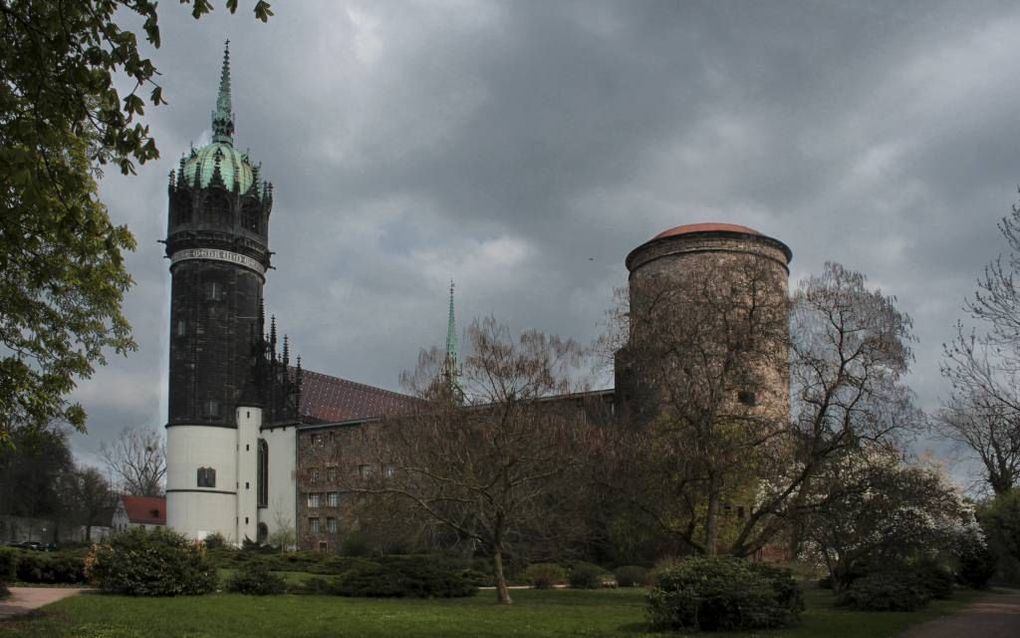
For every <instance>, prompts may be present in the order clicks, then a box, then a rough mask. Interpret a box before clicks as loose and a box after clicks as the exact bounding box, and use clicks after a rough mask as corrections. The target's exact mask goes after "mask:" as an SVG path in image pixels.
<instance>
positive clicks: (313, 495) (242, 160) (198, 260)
mask: <svg viewBox="0 0 1020 638" xmlns="http://www.w3.org/2000/svg"><path fill="white" fill-rule="evenodd" d="M212 132H213V137H212V141H211V142H210V143H209V144H208V145H206V146H204V147H202V148H200V149H192V150H191V151H190V153H189V154H188V155H187V156H185V157H182V159H181V162H180V165H179V167H178V168H177V170H176V171H173V172H171V174H170V179H169V189H168V190H169V206H168V218H167V237H166V240H165V244H166V256H167V257H168V258H169V260H170V274H171V279H172V283H171V304H170V339H169V342H170V370H169V413H168V416H167V424H166V429H167V486H166V487H167V489H166V493H167V525H169V526H170V527H172V528H174V529H176V530H177V531H179V532H182V533H184V534H185V535H187V536H188V537H191V538H195V539H203V538H205V537H206V536H207V535H209V534H212V533H219V534H221V535H223V537H224V538H226V539H227V540H228V542H231V543H235V544H240V543H241V542H243V541H244V540H245V539H251V540H256V541H260V542H263V541H265V540H266V539H267V538H268V537H269V535H271V534H273V533H274V532H278V531H286V529H290V528H293V529H294V530H295V531H296V534H297V539H298V544H299V545H300V546H301V547H302V548H304V549H313V548H315V549H323V550H332V549H335V547H336V546H337V539H338V538H339V536H340V535H342V530H343V529H345V527H346V524H345V523H346V521H344V520H343V511H342V510H341V509H340V507H339V502H338V501H339V493H338V488H336V487H331V486H330V485H329V479H328V476H327V477H317V480H315V481H314V484H310V481H309V479H308V478H307V477H309V476H312V475H313V474H312V473H310V472H306V471H303V468H304V466H305V464H306V461H307V459H305V458H304V457H305V456H306V453H305V451H306V450H308V449H310V448H311V446H312V443H313V442H314V440H315V439H316V438H317V437H320V436H322V435H323V433H329V432H335V431H338V430H340V429H343V428H350V427H358V426H361V425H365V424H368V423H371V422H373V421H378V420H379V419H381V418H384V417H388V416H399V415H401V414H407V413H410V412H411V411H412V409H413V407H414V405H415V403H416V402H417V399H415V398H414V397H411V396H407V395H403V394H400V393H396V392H391V391H388V390H384V389H381V388H375V387H371V386H368V385H364V384H360V383H355V382H353V381H348V380H346V379H340V378H337V377H334V376H330V375H327V374H323V373H319V372H314V371H311V370H304V369H303V368H302V366H301V361H300V358H299V357H297V358H295V359H294V361H292V360H291V353H290V346H289V343H288V341H287V339H286V337H284V338H283V339H282V340H280V339H278V336H277V328H276V325H275V321H273V320H270V321H269V322H268V325H267V320H266V316H265V312H264V301H263V300H264V297H263V294H264V291H263V289H264V286H265V284H266V275H267V272H268V271H269V269H270V267H271V257H272V252H271V251H270V249H269V227H270V215H271V212H272V208H273V185H272V184H271V183H270V182H269V181H268V180H266V179H265V176H263V175H262V172H261V168H260V165H259V164H258V163H256V162H255V161H254V160H253V159H252V158H251V157H249V156H248V155H247V154H245V153H242V152H240V151H238V150H237V148H235V145H234V115H233V111H232V104H231V94H230V59H229V51H226V52H225V53H224V59H223V67H222V71H221V76H220V84H219V93H218V96H217V98H216V107H215V110H214V111H213V112H212ZM790 259H791V252H790V249H789V248H788V247H787V246H786V245H785V244H783V243H782V242H780V241H778V240H776V239H773V238H771V237H768V236H765V235H763V234H761V233H759V232H757V231H755V230H753V229H750V228H747V227H744V226H736V225H732V224H718V223H703V224H691V225H686V226H678V227H676V228H672V229H669V230H666V231H664V232H662V233H660V234H658V235H656V236H655V237H653V238H652V239H651V240H649V241H648V242H646V243H644V244H642V245H641V246H639V247H637V248H635V249H634V250H633V251H632V252H631V253H630V255H628V257H627V260H626V267H627V269H628V271H629V282H630V296H631V299H630V301H631V304H632V305H633V304H635V303H637V302H640V300H641V298H642V295H646V294H647V290H649V286H648V283H649V282H661V281H668V280H669V277H670V273H675V272H680V271H683V270H684V269H690V268H693V267H697V268H699V269H707V270H708V271H711V270H712V269H715V268H732V267H733V266H734V264H735V263H742V262H747V261H754V262H755V263H764V264H766V265H767V267H768V268H769V272H770V279H769V282H770V285H771V286H772V287H773V288H774V293H775V294H777V295H779V294H782V295H784V296H785V294H786V287H787V279H788V276H789V271H788V264H789V261H790ZM656 285H661V284H656ZM450 312H451V321H450V323H451V334H450V335H449V336H448V346H449V345H450V343H452V340H453V339H454V338H455V334H454V333H453V329H452V313H453V309H452V298H451V310H450ZM632 329H633V327H632ZM624 368H625V366H624V365H622V364H621V362H620V360H619V359H618V363H617V374H616V377H617V380H616V389H609V390H602V391H598V392H596V393H594V394H595V395H597V398H598V399H599V400H600V401H603V402H606V403H609V404H610V405H612V406H614V407H616V406H618V407H619V408H620V409H618V410H614V412H616V413H624V412H625V411H626V410H625V409H624V408H626V407H628V405H629V404H630V403H633V402H634V397H636V396H637V395H638V394H639V393H638V392H637V390H636V389H632V386H633V385H634V383H633V381H632V380H631V379H629V377H628V375H627V374H626V370H625V369H624ZM773 376H774V377H775V383H774V384H772V385H773V388H772V390H771V395H770V397H771V398H770V399H769V401H770V402H771V403H770V404H772V405H774V406H776V408H775V409H778V410H784V409H785V410H787V412H788V409H789V408H788V401H789V397H788V394H787V392H788V386H787V383H786V381H785V379H784V378H782V375H781V374H776V375H773ZM766 394H768V393H766ZM741 400H744V399H741ZM631 411H632V412H635V411H634V410H631ZM315 474H316V475H317V472H315Z"/></svg>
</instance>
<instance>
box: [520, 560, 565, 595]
mask: <svg viewBox="0 0 1020 638" xmlns="http://www.w3.org/2000/svg"><path fill="white" fill-rule="evenodd" d="M524 580H526V581H527V583H528V584H529V585H531V586H532V587H534V588H535V589H552V588H553V587H554V586H555V585H559V584H561V583H564V582H566V580H567V570H565V569H563V568H562V567H560V566H559V565H557V564H556V563H533V564H531V565H528V568H527V569H525V570H524Z"/></svg>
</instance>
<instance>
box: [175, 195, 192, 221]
mask: <svg viewBox="0 0 1020 638" xmlns="http://www.w3.org/2000/svg"><path fill="white" fill-rule="evenodd" d="M176 215H177V223H178V224H190V223H191V199H190V198H188V197H182V198H180V199H178V200H177V207H176Z"/></svg>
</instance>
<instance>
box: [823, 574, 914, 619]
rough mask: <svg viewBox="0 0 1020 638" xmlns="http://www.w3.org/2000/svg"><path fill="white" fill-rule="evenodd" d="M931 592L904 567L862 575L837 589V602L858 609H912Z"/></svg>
mask: <svg viewBox="0 0 1020 638" xmlns="http://www.w3.org/2000/svg"><path fill="white" fill-rule="evenodd" d="M929 599H931V592H930V590H929V589H928V587H927V586H925V584H924V582H923V581H922V579H920V578H918V577H917V574H916V573H912V572H910V571H908V570H902V571H897V572H879V573H875V574H870V575H868V576H862V577H861V578H858V579H857V580H855V581H854V582H853V584H852V585H850V587H848V588H847V589H846V590H844V591H843V592H842V593H840V595H839V597H838V598H837V602H838V603H839V604H841V605H846V606H848V607H852V608H854V609H859V610H861V611H914V610H916V609H920V608H921V607H924V606H925V605H927V604H928V600H929Z"/></svg>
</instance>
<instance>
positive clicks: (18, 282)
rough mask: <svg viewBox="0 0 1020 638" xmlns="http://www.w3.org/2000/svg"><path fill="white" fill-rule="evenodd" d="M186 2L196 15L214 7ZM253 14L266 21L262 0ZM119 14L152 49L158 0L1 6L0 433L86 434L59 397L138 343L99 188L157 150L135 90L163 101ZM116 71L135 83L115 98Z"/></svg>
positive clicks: (121, 238)
mask: <svg viewBox="0 0 1020 638" xmlns="http://www.w3.org/2000/svg"><path fill="white" fill-rule="evenodd" d="M183 4H191V13H192V15H193V16H195V17H196V18H198V17H201V16H202V15H204V14H206V13H208V12H209V11H211V10H212V9H213V7H212V5H211V4H210V3H209V2H208V1H207V0H196V1H195V2H188V1H187V0H184V2H183ZM226 6H227V9H228V10H230V11H231V12H234V11H236V9H237V2H236V1H235V0H228V1H227V3H226ZM254 13H255V17H256V18H257V19H259V20H262V21H266V20H267V19H268V18H269V16H271V15H272V11H271V10H270V8H269V5H268V3H266V2H264V1H260V2H257V3H256V5H255V9H254ZM130 16H134V17H138V18H141V19H142V21H143V27H142V31H143V32H144V38H145V39H146V40H147V41H148V42H149V43H150V44H151V45H153V46H154V47H157V48H158V47H159V45H160V32H159V21H158V13H157V3H156V2H150V1H148V0H138V1H131V2H129V1H127V0H87V1H76V2H59V1H56V0H50V1H39V0H0V34H2V35H0V78H2V81H0V184H2V188H0V272H3V273H4V276H3V280H2V281H0V347H2V350H3V358H2V359H0V441H4V440H6V439H7V435H8V432H9V430H10V428H11V426H12V425H14V424H17V423H25V422H31V423H45V422H47V421H48V420H50V419H52V418H60V419H64V420H67V421H68V422H70V423H71V424H72V425H73V426H74V427H75V428H77V429H79V430H84V427H85V414H84V411H83V410H82V408H81V407H80V406H78V405H68V404H67V402H66V400H65V398H64V397H65V396H66V395H67V394H68V393H69V392H70V391H71V390H73V389H74V387H75V382H76V380H77V379H83V378H88V377H89V376H91V374H92V373H93V366H94V365H95V364H100V365H102V364H104V363H105V359H104V352H105V351H107V350H111V349H112V350H113V351H114V352H116V353H118V354H124V353H127V352H128V351H130V350H133V349H134V348H135V344H134V342H133V341H132V339H131V330H130V326H129V325H128V322H127V320H126V319H125V317H124V316H123V314H122V312H121V303H122V301H123V298H124V293H125V292H126V291H127V290H128V288H129V287H130V286H131V283H132V281H131V276H130V275H129V274H128V272H127V270H126V268H125V265H124V257H123V251H125V250H133V249H134V247H135V241H134V238H133V237H132V235H131V233H130V232H129V231H128V229H127V228H126V227H124V226H115V225H114V224H113V223H111V221H110V218H109V215H108V213H107V209H106V206H105V205H103V203H102V202H100V201H99V198H98V194H97V186H96V179H97V178H98V177H99V176H100V175H101V169H102V167H103V166H104V165H106V164H110V163H113V164H116V165H117V166H118V167H119V168H120V170H121V171H122V172H123V173H125V174H128V173H133V172H134V163H135V162H138V163H144V162H146V161H148V160H151V159H155V158H157V157H159V151H158V150H157V148H156V143H155V140H154V139H153V138H152V136H151V134H150V132H149V127H148V126H146V125H145V124H144V123H142V122H141V121H139V119H140V118H141V117H142V116H143V115H144V114H145V100H143V98H142V97H140V95H139V94H140V93H142V92H143V91H148V98H149V101H151V103H152V104H153V105H159V104H165V100H164V99H163V94H162V88H161V87H160V86H159V84H158V83H157V82H156V77H157V76H158V75H159V72H158V70H157V69H156V67H155V65H154V64H153V63H152V61H151V60H150V59H148V58H146V57H144V56H143V55H142V54H141V53H140V51H139V46H138V35H137V34H136V33H135V32H134V31H132V30H130V29H125V28H123V27H122V26H121V24H123V22H124V20H125V18H126V17H130ZM116 75H126V76H128V77H129V78H131V79H132V80H133V81H134V86H133V87H132V89H131V90H130V92H128V93H127V94H126V95H123V96H122V95H121V94H120V93H119V92H118V90H117V88H116V87H115V85H114V77H115V76H116Z"/></svg>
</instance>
